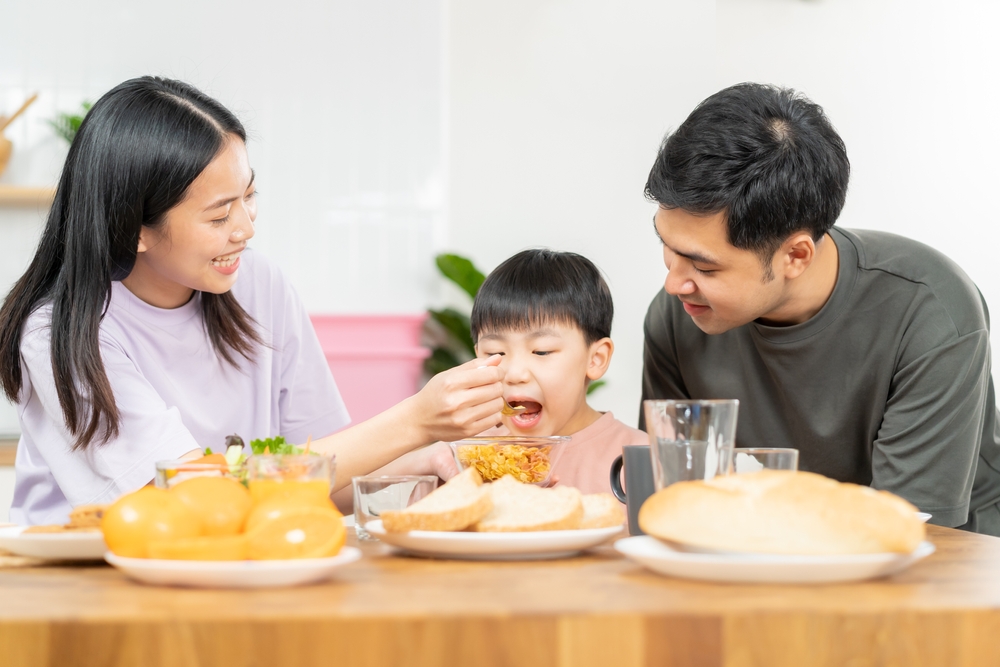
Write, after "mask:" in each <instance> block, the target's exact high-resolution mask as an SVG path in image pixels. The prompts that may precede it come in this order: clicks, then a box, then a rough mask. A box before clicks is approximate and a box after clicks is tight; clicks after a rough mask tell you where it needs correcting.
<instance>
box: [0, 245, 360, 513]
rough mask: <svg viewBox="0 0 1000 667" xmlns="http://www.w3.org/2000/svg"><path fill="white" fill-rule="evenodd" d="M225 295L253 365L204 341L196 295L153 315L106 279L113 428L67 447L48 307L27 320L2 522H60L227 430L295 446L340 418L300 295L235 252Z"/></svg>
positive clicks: (105, 353) (329, 429) (105, 340)
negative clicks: (234, 275) (251, 340)
mask: <svg viewBox="0 0 1000 667" xmlns="http://www.w3.org/2000/svg"><path fill="white" fill-rule="evenodd" d="M233 294H234V295H235V296H236V298H237V300H238V301H239V302H240V304H241V305H242V306H243V308H244V309H245V310H246V311H247V313H249V314H250V316H251V317H253V318H254V320H255V321H256V322H257V326H258V331H259V333H260V334H261V336H262V338H263V339H264V341H265V342H266V343H267V345H266V346H264V347H259V348H258V349H257V351H256V357H255V361H254V362H253V363H252V362H249V361H246V360H244V359H243V358H242V357H239V356H237V359H238V360H239V367H238V368H234V367H232V366H231V365H229V364H228V363H226V362H225V361H223V360H222V359H220V357H219V356H218V355H217V354H216V352H215V350H214V348H213V347H212V345H211V343H210V342H209V339H208V336H207V334H206V333H205V329H204V326H203V324H202V316H201V300H200V295H199V294H196V295H195V297H194V298H193V299H191V301H189V302H188V303H187V304H185V305H183V306H181V307H180V308H174V309H170V310H164V309H162V308H156V307H153V306H151V305H149V304H147V303H145V302H143V301H141V300H139V299H138V298H136V297H135V296H134V295H133V294H132V293H131V292H129V291H128V289H127V288H126V287H125V286H124V285H122V284H121V283H118V282H116V283H113V285H112V289H111V303H110V306H109V308H108V312H107V315H106V316H105V317H104V320H103V321H102V322H101V328H100V345H101V356H102V359H103V360H104V367H105V370H106V372H107V374H108V379H109V380H110V382H111V386H112V389H113V390H114V394H115V400H116V402H117V405H118V409H119V410H120V412H121V426H120V435H119V437H118V438H117V439H115V440H113V441H111V442H109V443H108V444H106V445H91V446H89V447H87V448H86V449H83V450H77V451H73V449H72V443H73V437H72V436H71V435H70V433H69V431H68V429H67V428H66V425H65V422H64V421H63V416H62V410H61V409H60V407H59V399H58V397H57V395H56V389H55V385H54V382H53V375H52V365H51V356H50V330H49V323H50V321H51V307H50V306H43V307H41V308H39V309H38V310H37V311H36V312H35V313H34V314H33V315H32V316H31V317H30V318H29V319H28V321H27V323H26V324H25V327H24V331H23V335H22V340H21V363H22V369H23V377H24V388H23V390H22V392H21V400H20V402H19V404H18V412H19V421H20V425H21V440H20V442H19V443H18V448H17V460H16V463H15V470H16V476H17V481H16V484H15V488H14V502H13V504H12V506H11V510H10V517H11V521H14V522H16V523H19V524H39V523H59V522H63V521H65V520H66V519H67V517H68V514H69V511H70V509H71V508H72V507H73V506H76V505H82V504H91V503H107V502H111V501H113V500H114V499H115V498H117V497H118V496H120V495H121V494H123V493H126V492H129V491H133V490H135V489H137V488H139V487H141V486H143V485H145V484H147V483H148V482H149V481H150V480H151V479H152V478H153V476H154V474H155V464H156V461H161V460H164V459H174V458H177V457H179V456H181V455H182V454H184V453H186V452H189V451H191V450H193V449H197V448H202V449H204V448H205V447H211V448H212V449H213V450H215V451H222V450H223V447H224V440H225V436H226V435H228V434H230V433H238V434H239V435H241V436H242V437H243V440H244V441H245V442H249V441H250V440H251V439H254V438H265V437H269V436H274V435H283V436H285V438H287V439H288V440H290V441H292V442H304V441H305V440H306V438H307V437H308V436H309V435H312V436H313V437H314V438H319V437H322V436H326V435H329V434H330V433H333V432H334V431H336V430H338V429H340V428H343V427H344V426H346V425H347V424H348V423H349V422H350V418H349V417H348V414H347V409H346V407H345V406H344V402H343V400H342V399H341V397H340V392H339V391H338V390H337V386H336V384H335V383H334V381H333V376H332V375H331V374H330V369H329V366H327V363H326V359H325V358H324V356H323V351H322V350H321V349H320V345H319V341H318V340H317V338H316V334H315V332H314V331H313V328H312V325H311V324H310V322H309V318H308V316H307V314H306V312H305V309H304V308H303V306H302V302H301V301H300V299H299V297H298V295H297V294H296V293H295V290H294V289H293V288H292V286H291V285H290V284H289V283H288V281H287V280H285V278H284V276H282V274H281V272H280V271H278V269H277V268H276V267H275V266H273V265H272V264H270V262H268V261H266V260H265V259H264V258H263V257H261V256H260V255H257V254H255V253H253V252H252V251H251V250H250V249H247V250H245V251H244V252H243V256H242V259H241V261H240V273H239V278H238V280H237V281H236V284H235V286H234V287H233Z"/></svg>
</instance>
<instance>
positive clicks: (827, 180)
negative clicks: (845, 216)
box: [646, 83, 851, 268]
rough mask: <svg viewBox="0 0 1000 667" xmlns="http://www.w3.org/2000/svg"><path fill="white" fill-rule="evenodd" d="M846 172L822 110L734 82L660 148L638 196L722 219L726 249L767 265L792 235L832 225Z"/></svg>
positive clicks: (841, 149) (819, 232)
mask: <svg viewBox="0 0 1000 667" xmlns="http://www.w3.org/2000/svg"><path fill="white" fill-rule="evenodd" d="M850 173H851V165H850V162H849V161H848V159H847V149H846V148H845V146H844V142H843V141H842V140H841V138H840V136H839V135H838V134H837V132H836V130H834V129H833V126H832V125H831V124H830V121H829V119H827V117H826V114H824V113H823V109H822V108H821V107H820V106H819V105H817V104H814V103H813V102H811V101H809V100H808V99H806V98H805V97H804V96H802V95H800V94H798V93H796V92H795V91H794V90H791V89H787V88H778V87H776V86H768V85H763V84H758V83H741V84H738V85H735V86H732V87H730V88H726V89H725V90H722V91H720V92H718V93H716V94H715V95H712V96H711V97H709V98H708V99H706V100H705V101H704V102H702V103H701V104H699V105H698V106H697V107H696V108H695V110H694V111H692V112H691V115H690V116H688V117H687V120H685V121H684V123H683V124H681V126H680V127H679V128H677V130H676V131H675V132H673V133H672V134H668V135H667V137H666V138H665V139H664V140H663V144H662V145H661V146H660V152H659V154H658V155H657V156H656V162H655V163H654V164H653V168H652V170H650V172H649V179H648V180H647V181H646V197H647V198H648V199H650V200H654V201H656V202H658V203H659V204H660V206H662V207H664V208H667V209H676V208H679V209H683V210H684V211H687V212H690V213H694V214H698V215H704V214H714V213H719V212H723V211H724V212H725V214H726V221H727V225H728V232H729V242H730V243H732V244H733V245H734V246H736V247H737V248H741V249H743V250H752V251H754V252H756V253H757V254H758V255H759V256H760V257H761V260H762V261H763V262H764V264H765V266H767V267H768V268H770V264H769V262H770V259H771V256H772V255H773V254H774V252H775V251H776V250H777V249H778V247H779V246H780V245H781V243H782V242H783V241H784V240H785V239H787V238H788V237H789V236H790V235H791V234H793V233H795V232H800V231H806V232H809V233H810V234H811V235H812V238H813V240H816V241H818V240H819V239H820V238H821V237H822V236H823V234H825V233H826V232H827V231H829V229H830V228H831V227H832V226H833V224H834V222H836V220H837V217H838V216H839V215H840V210H841V209H842V208H843V206H844V199H845V198H846V196H847V181H848V178H849V177H850Z"/></svg>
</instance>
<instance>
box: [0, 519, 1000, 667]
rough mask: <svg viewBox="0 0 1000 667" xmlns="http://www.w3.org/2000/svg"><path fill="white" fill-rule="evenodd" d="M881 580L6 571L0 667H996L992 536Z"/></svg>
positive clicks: (629, 566)
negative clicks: (305, 581) (153, 578)
mask: <svg viewBox="0 0 1000 667" xmlns="http://www.w3.org/2000/svg"><path fill="white" fill-rule="evenodd" d="M927 533H928V539H929V540H931V541H932V542H934V544H935V545H936V546H937V552H936V553H934V554H933V555H931V556H930V557H928V558H926V559H925V560H922V561H920V562H919V563H917V564H915V565H914V566H913V567H911V568H909V569H908V570H905V571H904V572H901V573H900V574H897V575H895V576H893V577H889V578H887V579H879V580H875V581H868V582H856V583H846V584H828V585H813V586H807V585H767V584H751V585H737V584H714V583H705V582H698V581H686V580H683V579H673V578H670V577H663V576H659V575H657V574H653V573H652V572H650V571H649V570H646V569H644V568H643V567H641V566H639V565H637V564H636V563H633V562H631V561H627V560H624V559H623V558H621V557H620V556H619V555H618V554H617V553H616V552H614V551H613V550H611V549H610V547H607V546H602V547H599V548H597V549H595V550H594V551H592V552H590V553H588V554H586V555H584V556H580V557H578V558H570V559H566V560H553V561H545V560H540V561H510V562H469V561H466V562H463V561H451V560H444V559H440V560H438V559H423V558H411V557H399V556H395V555H393V553H392V551H391V550H390V549H389V548H388V547H386V546H385V545H383V544H381V543H377V542H376V543H364V542H363V543H360V544H357V543H356V542H355V541H354V533H353V531H349V532H348V540H349V543H353V544H357V546H360V547H361V549H362V551H363V552H364V558H362V559H361V560H360V561H358V562H357V563H353V564H351V565H348V566H346V567H344V568H343V569H342V570H338V571H337V573H336V574H335V575H334V577H333V578H332V579H331V580H330V581H328V582H325V583H321V584H316V585H312V586H301V587H296V588H278V589H261V590H196V589H192V590H189V589H183V588H172V587H159V586H147V585H141V584H136V583H133V582H131V581H129V580H127V579H126V578H125V576H124V575H123V574H122V573H121V572H119V571H117V570H113V569H111V568H109V567H107V566H101V565H90V566H83V565H77V566H57V565H49V566H46V567H34V568H31V567H29V568H18V569H2V568H0V600H2V601H3V605H2V607H3V612H2V614H0V664H4V665H7V664H10V665H15V664H16V665H22V666H24V667H33V666H35V665H37V666H38V667H45V666H48V665H58V664H74V665H81V666H93V667H98V666H99V665H110V664H116V665H126V664H135V665H140V664H141V665H143V666H144V667H175V666H177V665H194V664H198V665H237V666H239V665H271V666H273V667H285V666H288V667H313V666H315V667H320V666H329V665H333V664H338V665H364V666H365V667H382V666H383V665H384V666H386V667H389V666H391V667H396V666H397V665H416V666H424V665H427V666H430V665H456V666H457V665H463V666H464V665H483V666H485V667H501V666H502V665H518V667H535V666H538V667H543V666H544V667H549V666H550V665H560V666H563V667H606V666H608V665H613V666H614V667H646V666H651V665H656V666H657V667H675V666H680V665H709V666H713V667H722V666H724V665H727V666H736V665H747V666H749V665H767V666H768V667H786V666H787V667H792V666H794V667H800V666H802V665H809V666H810V667H834V666H839V665H906V667H939V666H942V665H947V666H948V667H979V666H983V667H987V666H990V667H994V666H995V665H996V664H997V662H998V660H997V657H998V649H997V641H996V637H997V632H998V631H1000V577H998V576H997V573H998V571H1000V565H998V564H1000V539H997V538H995V537H986V536H984V535H976V534H973V533H966V532H963V531H960V530H952V529H950V528H941V527H938V526H928V527H927Z"/></svg>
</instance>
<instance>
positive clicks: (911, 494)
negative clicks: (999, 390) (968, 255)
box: [872, 330, 994, 527]
mask: <svg viewBox="0 0 1000 667" xmlns="http://www.w3.org/2000/svg"><path fill="white" fill-rule="evenodd" d="M989 374H990V354H989V333H988V331H986V330H979V331H974V332H971V333H968V334H966V335H964V336H960V337H958V338H955V339H954V340H951V341H948V342H946V343H944V344H942V345H940V346H938V347H936V348H934V349H931V350H929V351H927V352H925V353H923V354H921V355H920V356H918V357H916V358H915V359H912V360H908V361H906V362H905V363H904V365H901V366H900V367H899V368H898V369H897V371H896V373H895V375H894V376H893V380H892V385H891V388H890V394H889V397H888V401H887V403H886V409H885V414H884V416H883V419H882V425H881V427H880V428H879V432H878V437H877V439H876V440H875V442H874V444H873V450H872V486H873V487H875V488H877V489H884V490H886V491H891V492H893V493H896V494H897V495H900V496H902V497H903V498H906V499H907V500H909V501H910V502H911V503H913V504H914V505H916V506H917V507H918V508H920V510H921V511H924V512H929V513H930V514H932V515H933V518H932V519H931V522H932V523H935V524H938V525H942V526H952V527H954V526H960V525H962V524H964V523H965V522H966V520H967V518H968V513H969V498H970V495H971V492H972V483H973V479H974V477H975V473H976V466H977V465H978V463H979V449H980V441H981V438H982V433H983V423H984V420H985V417H986V411H987V410H993V409H994V406H992V405H987V402H988V401H987V396H988V387H989V377H990V376H989Z"/></svg>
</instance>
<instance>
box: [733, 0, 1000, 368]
mask: <svg viewBox="0 0 1000 667" xmlns="http://www.w3.org/2000/svg"><path fill="white" fill-rule="evenodd" d="M717 26H718V32H717V50H716V52H717V54H718V55H717V66H718V70H717V79H716V83H717V86H718V87H722V86H726V85H730V84H732V83H737V82H740V81H767V82H772V83H777V84H781V85H785V86H791V87H793V88H796V89H799V90H801V91H802V92H804V93H806V94H807V95H808V96H810V97H811V98H812V99H813V100H814V101H815V102H817V103H819V104H821V105H822V106H823V107H824V108H825V109H826V112H827V114H828V115H829V116H830V118H831V120H832V121H833V124H834V126H835V127H836V128H837V130H838V131H839V132H840V134H841V136H843V138H844V141H845V142H846V144H847V151H848V156H849V157H850V159H851V168H852V175H851V185H850V191H849V194H848V198H847V205H846V207H845V208H844V212H843V214H842V215H841V219H840V223H839V224H841V225H842V226H844V227H864V228H870V229H881V230H884V231H889V232H894V233H897V234H903V235H906V236H910V237H912V238H915V239H918V240H920V241H923V242H924V243H927V244H928V245H931V246H934V247H935V248H938V249H939V250H941V251H943V252H944V253H945V254H946V255H948V256H950V257H951V258H952V259H954V260H955V261H957V262H958V263H959V264H960V265H961V266H962V267H963V268H964V269H965V270H966V272H968V274H969V275H970V276H971V277H972V278H973V280H975V281H976V283H977V284H978V285H979V288H980V290H981V291H982V292H983V295H984V296H985V297H986V301H987V304H988V305H989V306H990V307H991V308H992V311H993V316H994V317H993V320H994V326H993V335H992V347H993V350H994V356H996V354H997V353H996V351H997V350H1000V268H998V262H997V260H996V254H997V245H996V244H997V241H998V240H1000V233H997V231H996V228H997V225H998V223H1000V212H998V210H997V207H996V205H995V203H994V194H995V192H996V191H997V184H998V183H1000V161H998V160H997V156H998V155H1000V113H998V111H997V110H998V108H1000V85H998V82H1000V39H998V38H997V27H998V26H1000V3H996V2H993V1H991V0H950V1H949V2H940V1H939V0H813V1H802V0H719V1H718V23H717Z"/></svg>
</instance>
